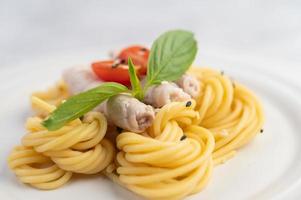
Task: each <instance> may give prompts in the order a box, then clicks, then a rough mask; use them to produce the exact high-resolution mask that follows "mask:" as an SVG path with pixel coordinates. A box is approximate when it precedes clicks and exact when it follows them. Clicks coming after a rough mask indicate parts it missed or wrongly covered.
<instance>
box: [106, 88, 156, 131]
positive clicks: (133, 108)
mask: <svg viewBox="0 0 301 200" xmlns="http://www.w3.org/2000/svg"><path fill="white" fill-rule="evenodd" d="M105 115H106V116H107V118H108V119H109V120H110V121H112V122H113V123H114V124H115V125H116V126H118V127H120V128H123V129H126V130H128V131H133V132H136V133H141V132H144V131H145V130H146V129H147V128H148V127H149V126H151V124H152V123H153V121H154V119H155V112H154V109H153V107H152V106H150V105H145V104H144V103H142V102H140V101H139V100H138V99H136V98H134V97H132V96H130V95H127V94H119V95H116V96H114V97H112V98H110V99H108V101H107V102H106V109H105Z"/></svg>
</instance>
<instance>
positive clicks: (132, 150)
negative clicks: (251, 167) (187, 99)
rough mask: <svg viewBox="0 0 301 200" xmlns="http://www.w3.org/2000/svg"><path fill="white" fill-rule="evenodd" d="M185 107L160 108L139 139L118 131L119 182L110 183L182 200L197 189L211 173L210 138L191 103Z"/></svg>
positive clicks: (211, 141)
mask: <svg viewBox="0 0 301 200" xmlns="http://www.w3.org/2000/svg"><path fill="white" fill-rule="evenodd" d="M187 106H188V107H186V103H184V102H182V103H170V104H168V105H166V106H164V107H163V108H162V109H161V110H160V111H159V112H158V113H157V115H156V118H155V121H154V123H153V125H152V126H151V127H150V129H149V130H148V131H147V132H146V133H144V134H143V135H139V134H136V133H133V132H123V133H121V134H120V135H119V136H118V137H117V139H116V143H117V147H118V149H120V152H119V153H118V154H117V158H116V159H117V164H118V168H117V175H118V176H119V178H116V177H115V178H114V177H113V179H115V180H116V181H117V182H119V183H120V184H122V185H124V186H125V187H127V188H128V189H130V190H132V191H134V192H135V193H137V194H139V195H142V196H144V197H146V198H149V199H166V198H168V199H180V198H183V197H185V196H187V195H189V194H193V193H196V192H198V191H200V190H201V189H202V188H203V187H204V186H205V185H206V183H207V182H208V180H209V177H210V175H211V172H212V167H213V162H212V152H213V149H214V138H213V135H212V134H211V133H210V131H208V130H207V129H204V128H202V127H200V126H197V125H196V123H197V121H198V118H199V114H198V112H195V111H194V110H193V109H194V107H195V103H194V102H193V103H192V105H190V106H189V103H188V104H187ZM185 138H186V139H185ZM109 176H111V177H112V175H111V174H109Z"/></svg>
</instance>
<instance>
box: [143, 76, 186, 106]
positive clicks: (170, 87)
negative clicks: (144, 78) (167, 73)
mask: <svg viewBox="0 0 301 200" xmlns="http://www.w3.org/2000/svg"><path fill="white" fill-rule="evenodd" d="M189 99H191V96H190V95H189V94H187V93H185V92H184V91H183V89H182V88H180V87H179V86H178V85H176V84H175V83H172V82H166V81H163V82H162V83H161V84H160V85H156V86H152V87H150V88H149V89H148V90H147V91H146V94H145V97H144V102H145V103H146V104H150V105H152V106H154V107H155V108H161V107H162V106H164V105H166V104H168V103H170V102H175V101H187V100H189Z"/></svg>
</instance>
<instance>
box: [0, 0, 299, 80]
mask: <svg viewBox="0 0 301 200" xmlns="http://www.w3.org/2000/svg"><path fill="white" fill-rule="evenodd" d="M174 28H183V29H188V30H191V31H193V32H194V33H195V34H196V37H197V39H198V41H199V53H200V54H201V53H202V52H214V53H216V54H219V55H226V56H228V55H231V56H236V57H237V58H239V59H243V60H246V61H248V62H252V61H254V60H258V61H259V62H265V65H272V66H274V65H277V66H276V67H275V68H282V69H283V70H285V71H287V70H286V69H287V68H288V67H290V68H294V69H295V68H298V65H300V63H301V1H300V0H290V1H285V0H283V1H280V0H236V1H235V0H227V1H224V0H219V1H209V0H208V1H201V0H199V1H197V0H196V1H192V0H186V1H179V0H173V1H172V0H166V1H164V0H151V1H142V0H132V1H131V0H123V1H117V0H110V1H109V0H108V1H105V0H99V1H96V0H90V1H87V0H82V1H81V0H70V1H68V0H27V1H21V0H19V1H17V0H0V67H1V68H2V67H5V66H12V65H17V64H18V63H21V62H24V61H30V60H35V59H40V58H43V57H45V56H49V55H62V54H63V55H68V54H72V53H73V52H74V51H89V50H90V49H92V48H93V49H103V48H104V47H108V46H109V47H111V48H112V47H114V48H119V47H121V46H123V45H127V44H132V43H141V44H150V43H151V41H153V40H154V38H156V37H157V36H158V34H160V33H162V32H164V31H165V30H168V29H174ZM200 59H201V58H200ZM298 72H300V71H298ZM300 74H301V73H300Z"/></svg>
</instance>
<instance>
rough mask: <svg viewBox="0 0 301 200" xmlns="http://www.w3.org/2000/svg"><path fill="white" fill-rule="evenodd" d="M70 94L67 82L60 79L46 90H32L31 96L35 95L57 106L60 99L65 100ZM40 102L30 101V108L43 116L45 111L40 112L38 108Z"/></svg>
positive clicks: (46, 102)
mask: <svg viewBox="0 0 301 200" xmlns="http://www.w3.org/2000/svg"><path fill="white" fill-rule="evenodd" d="M69 96H70V94H69V91H68V86H67V84H66V83H65V82H64V81H63V80H60V81H59V82H58V83H57V84H56V85H55V86H53V87H51V88H49V89H48V90H46V91H41V92H34V93H33V94H32V95H31V98H33V97H36V98H38V99H40V100H41V101H43V102H45V104H48V105H49V106H54V108H55V106H58V105H60V104H61V103H62V101H64V100H66V99H67V98H68V97H69ZM41 103H42V102H39V103H36V101H32V108H33V110H34V111H35V112H36V113H37V115H39V116H43V117H45V116H46V115H47V113H45V112H42V110H41V109H39V108H38V106H39V105H41ZM46 111H47V110H46Z"/></svg>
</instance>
